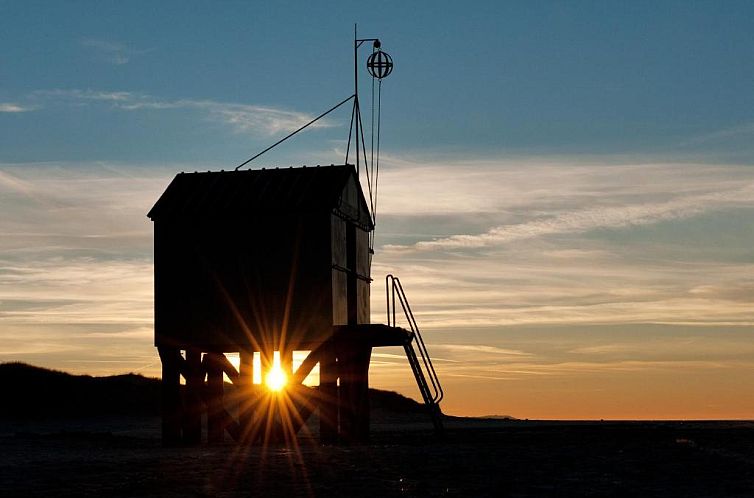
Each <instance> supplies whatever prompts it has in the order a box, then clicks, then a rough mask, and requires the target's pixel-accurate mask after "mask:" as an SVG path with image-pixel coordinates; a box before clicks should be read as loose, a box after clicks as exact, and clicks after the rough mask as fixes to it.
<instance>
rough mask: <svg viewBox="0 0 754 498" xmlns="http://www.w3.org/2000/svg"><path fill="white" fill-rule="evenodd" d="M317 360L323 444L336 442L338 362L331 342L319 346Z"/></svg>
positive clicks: (321, 438) (320, 433) (320, 430)
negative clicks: (318, 357)
mask: <svg viewBox="0 0 754 498" xmlns="http://www.w3.org/2000/svg"><path fill="white" fill-rule="evenodd" d="M320 348H321V353H320V359H319V438H320V440H321V441H322V442H323V443H335V442H337V441H338V362H337V353H336V350H335V345H334V343H333V341H332V340H330V341H329V342H327V343H325V344H323V345H322V346H320Z"/></svg>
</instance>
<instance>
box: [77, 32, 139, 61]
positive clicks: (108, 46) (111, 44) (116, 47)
mask: <svg viewBox="0 0 754 498" xmlns="http://www.w3.org/2000/svg"><path fill="white" fill-rule="evenodd" d="M80 43H81V46H83V47H86V48H87V49H90V50H92V51H93V52H94V53H95V55H96V56H97V57H98V58H99V59H100V60H102V61H104V62H108V63H110V64H115V65H118V66H120V65H123V64H128V63H129V62H130V61H131V59H132V58H134V57H136V56H139V55H142V54H145V53H148V52H150V51H151V49H146V50H137V49H134V48H131V47H129V46H128V45H126V44H125V43H120V42H116V41H109V40H101V39H96V38H85V39H83V40H81V41H80Z"/></svg>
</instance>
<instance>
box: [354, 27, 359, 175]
mask: <svg viewBox="0 0 754 498" xmlns="http://www.w3.org/2000/svg"><path fill="white" fill-rule="evenodd" d="M356 26H357V25H356V23H354V25H353V94H354V100H353V106H354V115H355V116H356V120H355V122H356V129H355V131H356V177H357V178H359V174H360V171H359V119H358V113H359V112H360V110H359V67H358V62H357V57H358V51H359V45H360V43H359V42H358V37H357V33H356Z"/></svg>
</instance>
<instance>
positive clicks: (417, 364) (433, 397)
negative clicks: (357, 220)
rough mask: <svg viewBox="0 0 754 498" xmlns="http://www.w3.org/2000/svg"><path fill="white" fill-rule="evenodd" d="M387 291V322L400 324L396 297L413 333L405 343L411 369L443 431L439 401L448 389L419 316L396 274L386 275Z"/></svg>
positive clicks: (434, 421)
mask: <svg viewBox="0 0 754 498" xmlns="http://www.w3.org/2000/svg"><path fill="white" fill-rule="evenodd" d="M385 293H386V297H387V324H388V325H389V326H391V327H396V326H397V323H396V298H397V301H398V303H399V304H400V307H401V308H402V309H403V314H404V316H405V317H406V321H407V322H408V325H409V329H410V332H411V337H410V339H409V340H408V341H407V342H406V343H405V344H404V345H403V349H404V350H405V351H406V357H407V358H408V363H409V365H411V370H412V371H413V373H414V377H415V378H416V383H417V385H418V386H419V391H420V392H421V395H422V399H424V404H425V405H426V406H427V409H428V410H429V415H430V417H431V419H432V425H433V426H434V428H435V432H436V433H437V434H438V435H440V434H442V433H443V425H442V412H441V411H440V401H442V398H443V396H445V393H444V392H443V390H442V386H441V385H440V379H439V378H438V377H437V372H436V371H435V367H434V366H432V360H431V359H430V357H429V352H428V351H427V346H426V345H425V344H424V340H423V339H422V336H421V332H419V326H418V325H417V324H416V319H415V318H414V314H413V312H412V311H411V306H410V305H409V304H408V299H407V298H406V293H405V292H404V291H403V286H402V285H401V281H400V280H399V279H398V277H395V276H393V275H388V276H386V277H385ZM414 342H415V343H416V345H417V348H416V349H417V350H418V351H419V354H418V356H417V354H416V351H415V350H414V347H413V343H414ZM420 359H421V361H420ZM427 379H429V383H428V382H427Z"/></svg>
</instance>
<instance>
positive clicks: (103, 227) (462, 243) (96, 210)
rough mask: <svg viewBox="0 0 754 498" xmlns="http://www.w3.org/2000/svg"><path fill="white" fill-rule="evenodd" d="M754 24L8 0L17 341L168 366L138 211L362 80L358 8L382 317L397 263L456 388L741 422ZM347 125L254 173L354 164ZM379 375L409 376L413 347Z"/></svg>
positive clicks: (11, 268)
mask: <svg viewBox="0 0 754 498" xmlns="http://www.w3.org/2000/svg"><path fill="white" fill-rule="evenodd" d="M753 22H754V4H752V3H751V2H745V1H741V2H737V1H725V2H718V1H709V2H703V1H700V2H688V1H678V2H674V1H663V2H643V1H635V2H613V1H594V2H589V1H581V2H524V1H521V2H497V1H490V2H484V1H479V2H442V1H433V2H390V1H386V2H380V3H379V4H356V3H353V2H311V3H309V2H263V1H260V2H254V3H251V2H230V1H228V2H191V1H189V2H177V1H165V2H159V3H157V2H136V1H135V2H106V1H99V2H93V1H92V2H86V1H81V2H36V1H23V2H22V1H17V2H14V1H2V0H0V47H1V50H0V213H2V214H0V361H25V362H29V363H32V364H35V365H40V366H47V367H52V368H58V369H62V370H66V371H69V372H75V373H88V374H95V375H105V374H115V373H124V372H138V373H143V374H145V375H154V376H157V375H159V359H158V357H157V354H156V351H155V349H154V347H153V346H152V334H153V292H152V285H153V284H152V282H153V280H152V272H153V254H152V242H153V241H152V226H151V224H150V222H149V220H148V219H147V218H146V213H147V212H148V210H149V209H150V207H151V206H152V205H153V204H154V202H155V201H156V200H157V198H158V197H159V195H160V194H161V192H162V191H163V190H164V189H165V187H166V186H167V185H168V183H169V182H170V180H171V179H172V177H173V176H174V175H175V174H176V173H178V172H180V171H206V170H219V169H226V170H228V169H231V168H233V167H235V166H236V165H238V164H239V163H241V162H242V161H244V160H246V159H247V158H249V157H251V156H252V155H253V154H255V153H256V152H258V151H259V150H261V149H263V148H264V147H266V146H267V145H270V144H271V143H273V142H274V141H276V140H277V139H279V138H281V137H283V136H285V135H286V134H287V133H289V132H291V131H293V130H295V129H296V128H298V127H299V126H301V125H302V124H304V123H306V122H307V121H308V120H310V119H312V118H313V117H314V116H316V115H318V114H319V113H320V112H322V111H324V110H326V109H328V108H330V107H331V106H332V105H334V104H336V103H337V102H339V101H340V100H342V99H343V98H345V97H347V96H348V95H350V94H351V93H352V92H353V79H352V78H353V66H352V64H353V52H352V50H353V49H352V40H353V25H354V23H358V26H359V35H360V36H363V37H365V38H372V37H379V38H380V39H381V40H382V43H383V45H382V47H383V49H384V50H385V51H386V52H388V53H389V54H390V55H391V56H392V57H393V60H394V62H395V69H394V71H393V73H392V74H391V75H390V76H389V77H388V78H386V79H385V80H384V82H383V85H382V128H381V151H382V154H381V169H380V184H379V201H378V210H377V232H376V243H375V250H376V254H375V257H374V261H373V269H372V270H373V277H374V278H375V280H374V283H373V290H372V295H373V297H372V319H373V321H374V322H383V321H384V318H383V315H384V310H385V303H384V281H383V278H384V275H385V274H387V273H394V274H395V275H397V276H399V277H400V278H401V281H402V282H403V285H404V288H405V289H406V292H407V294H408V298H409V300H410V302H411V304H412V307H413V309H414V311H415V313H416V316H417V320H418V323H419V326H420V327H421V329H422V331H423V334H424V338H425V341H426V342H427V345H428V348H429V350H430V353H431V355H432V357H433V359H434V361H435V365H436V367H437V370H438V373H439V375H440V378H441V380H442V382H443V386H444V387H445V391H446V398H445V401H444V402H443V409H444V410H445V411H446V412H448V413H451V414H457V415H474V416H477V415H493V414H496V415H511V416H515V417H519V418H530V419H536V418H544V419H637V418H639V419H691V418H703V419H723V418H724V419H727V418H749V419H750V418H752V417H754V394H753V393H754V340H753V339H754V216H753V215H754V91H753V90H752V88H754V85H753V84H754V37H752V35H751V32H752V23H753ZM367 55H368V48H367V49H363V51H362V52H360V55H359V61H360V62H359V64H360V66H361V69H360V71H361V72H360V78H361V86H360V95H361V101H362V108H363V110H364V113H365V114H364V119H365V121H366V122H367V123H368V122H369V121H370V115H369V109H370V101H371V86H370V80H369V79H368V77H367V74H366V72H365V70H364V67H363V66H364V63H365V62H364V61H365V59H366V56H367ZM349 118H350V110H349V109H348V108H347V106H344V108H342V109H340V110H338V111H336V112H334V113H332V114H330V115H328V116H327V117H326V118H325V119H324V120H322V121H319V122H318V123H317V125H316V126H313V127H311V128H310V129H308V130H307V131H305V132H303V133H302V134H300V135H297V136H296V138H294V139H292V140H291V141H288V142H286V143H285V144H283V145H281V146H280V147H278V148H276V149H275V150H273V151H271V152H270V153H268V154H266V155H264V156H263V157H261V158H259V159H257V160H256V161H254V162H253V163H251V164H250V166H251V167H254V168H261V167H263V166H266V167H272V166H291V165H293V166H299V165H303V164H308V165H313V164H331V163H335V164H338V163H342V162H343V161H344V158H345V146H346V140H347V137H348V125H349ZM367 131H368V130H367ZM370 381H371V385H372V386H374V387H379V388H384V389H393V390H397V391H399V392H402V393H404V394H407V395H409V396H412V397H414V398H418V396H419V395H418V390H417V388H416V386H415V385H414V384H413V379H412V377H411V373H410V369H409V367H408V365H407V362H406V360H405V357H403V356H402V351H401V350H394V349H390V348H381V349H379V350H376V351H375V353H374V354H373V360H372V367H371V379H370Z"/></svg>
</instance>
